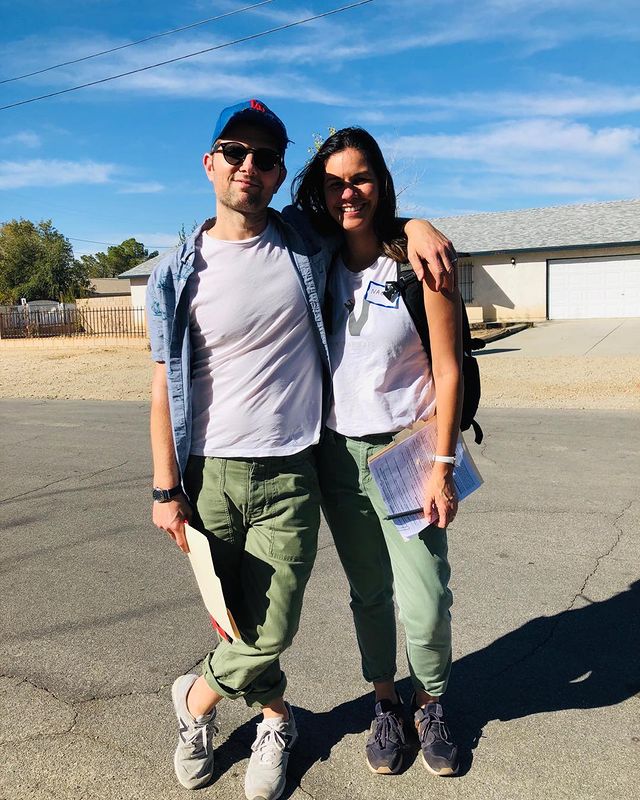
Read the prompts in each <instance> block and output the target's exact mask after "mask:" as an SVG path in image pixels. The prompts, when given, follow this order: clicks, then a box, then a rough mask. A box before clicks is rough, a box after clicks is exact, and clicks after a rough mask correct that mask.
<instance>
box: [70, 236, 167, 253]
mask: <svg viewBox="0 0 640 800" xmlns="http://www.w3.org/2000/svg"><path fill="white" fill-rule="evenodd" d="M64 238H65V239H69V240H70V241H72V242H85V243H86V244H106V245H107V246H108V247H120V245H121V244H122V242H120V243H119V244H116V242H96V241H95V239H78V238H77V237H76V236H65V237H64ZM131 238H132V239H133V238H134V237H133V236H132V237H131ZM174 247H177V240H176V244H145V249H146V250H173V248H174Z"/></svg>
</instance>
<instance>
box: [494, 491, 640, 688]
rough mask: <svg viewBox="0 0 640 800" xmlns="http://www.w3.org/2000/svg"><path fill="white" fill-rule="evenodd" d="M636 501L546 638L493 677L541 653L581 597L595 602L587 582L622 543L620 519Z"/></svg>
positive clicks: (626, 509) (614, 525)
mask: <svg viewBox="0 0 640 800" xmlns="http://www.w3.org/2000/svg"><path fill="white" fill-rule="evenodd" d="M635 502H636V501H635V500H630V501H629V503H628V504H627V505H626V506H625V507H624V508H623V509H622V511H621V512H620V513H619V514H618V516H617V517H616V518H615V519H614V520H613V523H612V524H613V527H614V528H615V529H616V530H617V535H616V537H615V540H614V541H613V543H612V544H611V546H610V547H609V548H608V549H607V550H606V551H605V552H604V553H601V554H600V555H599V556H597V557H596V563H595V566H594V568H593V569H592V570H591V572H589V574H588V575H587V576H586V577H585V579H584V581H583V583H582V586H581V587H580V589H579V590H578V591H577V592H576V593H575V594H574V596H573V598H572V600H571V602H570V603H569V605H568V606H567V607H566V608H565V609H564V610H563V611H562V612H560V613H559V614H557V615H556V619H555V621H554V622H553V624H552V626H551V628H550V630H549V633H548V634H547V635H546V636H545V637H544V639H543V640H542V641H541V642H538V644H536V645H534V646H533V647H532V648H531V649H530V650H529V651H528V652H527V653H524V654H523V655H522V656H521V657H520V658H518V659H517V660H516V661H513V662H512V663H511V664H507V666H506V667H503V668H502V669H501V670H499V671H498V672H496V673H494V674H493V675H492V676H491V677H492V678H498V677H500V676H501V675H504V674H505V672H508V671H509V670H511V669H513V668H514V667H518V666H520V664H522V663H523V662H524V661H527V660H528V659H530V658H533V657H534V656H535V655H536V654H537V653H539V652H540V651H541V650H542V649H543V648H545V647H546V646H547V645H548V644H549V642H550V641H551V640H552V639H553V637H554V636H555V635H556V631H557V629H558V626H559V625H560V623H561V621H562V618H563V614H564V613H566V612H567V611H572V610H573V609H574V607H575V605H576V603H577V602H578V600H579V599H582V600H585V601H586V602H588V603H593V602H594V601H593V600H591V599H590V598H589V597H587V596H586V595H585V594H584V592H585V590H586V588H587V584H588V583H589V581H590V580H591V578H593V577H594V575H595V574H596V573H597V571H598V569H599V568H600V565H601V564H602V562H603V561H604V559H606V558H608V557H609V556H610V555H611V554H612V553H613V552H614V550H615V549H616V547H618V545H619V544H620V541H621V540H622V536H623V533H624V531H623V530H622V527H621V526H620V524H619V523H620V520H621V519H622V517H623V516H624V515H625V514H626V513H627V511H628V510H629V509H630V508H631V506H632V505H633V504H634V503H635Z"/></svg>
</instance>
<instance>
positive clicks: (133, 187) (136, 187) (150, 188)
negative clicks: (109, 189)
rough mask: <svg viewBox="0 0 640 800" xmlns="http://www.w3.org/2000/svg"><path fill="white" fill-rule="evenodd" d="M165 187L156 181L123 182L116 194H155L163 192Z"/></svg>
mask: <svg viewBox="0 0 640 800" xmlns="http://www.w3.org/2000/svg"><path fill="white" fill-rule="evenodd" d="M164 190H165V187H164V185H163V184H162V183H158V182H157V181H148V182H147V183H124V184H122V185H121V187H120V188H119V189H118V194H157V193H158V192H164Z"/></svg>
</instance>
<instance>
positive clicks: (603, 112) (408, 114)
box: [360, 75, 640, 125]
mask: <svg viewBox="0 0 640 800" xmlns="http://www.w3.org/2000/svg"><path fill="white" fill-rule="evenodd" d="M548 82H549V83H553V85H554V88H553V89H549V90H546V89H545V90H542V91H535V92H529V93H526V92H503V91H495V92H457V93H452V94H449V95H425V94H421V95H405V96H395V97H378V98H377V100H376V104H375V107H374V108H373V109H372V110H366V111H364V112H362V113H361V114H360V116H361V118H362V119H363V120H365V121H368V122H372V123H376V124H381V125H382V124H386V125H403V124H409V123H414V122H426V123H429V122H434V121H438V120H442V119H451V118H452V117H459V116H460V115H464V116H465V117H469V116H470V115H473V116H476V117H486V118H493V119H495V118H498V117H508V118H514V117H537V116H540V117H594V116H609V115H612V114H632V113H634V112H637V111H640V87H639V86H610V85H608V84H596V83H589V82H586V81H582V80H579V79H575V78H572V77H570V76H566V75H552V76H549V77H548ZM390 109H391V110H390ZM405 109H406V110H405Z"/></svg>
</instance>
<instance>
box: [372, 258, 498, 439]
mask: <svg viewBox="0 0 640 800" xmlns="http://www.w3.org/2000/svg"><path fill="white" fill-rule="evenodd" d="M397 266H398V277H397V279H396V280H395V281H387V283H386V285H385V292H384V293H385V295H386V296H387V298H389V299H392V298H393V296H394V295H395V294H396V293H397V294H399V295H400V296H401V297H402V299H403V300H404V304H405V306H406V307H407V311H408V312H409V315H410V317H411V319H412V320H413V323H414V325H415V326H416V330H417V331H418V336H420V341H421V342H422V345H423V347H424V349H425V350H426V353H427V355H428V356H429V359H431V342H430V341H429V325H428V323H427V313H426V311H425V308H424V291H423V288H422V282H421V281H419V280H418V278H417V277H416V274H415V272H414V271H413V267H412V266H411V264H398V265H397ZM460 305H461V307H462V377H463V382H464V392H463V397H462V417H461V420H460V430H461V431H466V430H468V429H469V428H471V427H473V431H474V434H475V441H476V444H480V442H482V438H483V436H484V434H483V433H482V428H481V427H480V425H478V423H477V422H476V421H475V419H474V417H475V415H476V412H477V410H478V406H479V404H480V370H479V368H478V362H477V361H476V359H475V358H474V357H473V355H472V350H481V349H482V348H483V347H484V345H485V342H484V341H483V340H482V339H474V338H472V337H471V329H470V328H469V318H468V317H467V309H466V308H465V305H464V300H462V297H461V298H460Z"/></svg>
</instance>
